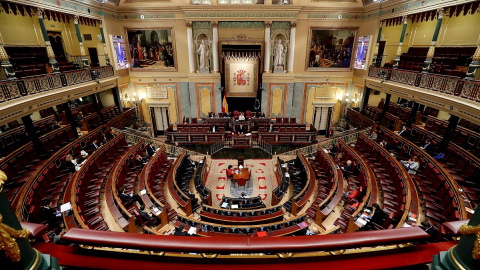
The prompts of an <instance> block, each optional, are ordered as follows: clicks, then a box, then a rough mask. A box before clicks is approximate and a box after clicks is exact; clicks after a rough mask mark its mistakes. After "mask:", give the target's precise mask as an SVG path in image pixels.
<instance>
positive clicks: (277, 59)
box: [273, 39, 286, 68]
mask: <svg viewBox="0 0 480 270" xmlns="http://www.w3.org/2000/svg"><path fill="white" fill-rule="evenodd" d="M276 43H277V44H276V45H275V48H274V49H273V66H274V67H282V68H283V67H284V65H285V53H286V49H285V46H283V44H282V40H281V39H278V40H277V42H276Z"/></svg>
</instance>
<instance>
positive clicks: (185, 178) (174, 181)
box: [167, 152, 200, 216]
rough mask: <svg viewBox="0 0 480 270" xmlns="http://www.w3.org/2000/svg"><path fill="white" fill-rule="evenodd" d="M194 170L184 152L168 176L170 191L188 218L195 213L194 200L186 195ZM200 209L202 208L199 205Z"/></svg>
mask: <svg viewBox="0 0 480 270" xmlns="http://www.w3.org/2000/svg"><path fill="white" fill-rule="evenodd" d="M194 169H195V168H194V166H193V165H192V163H191V162H190V159H189V158H188V155H187V154H186V152H183V153H182V154H181V155H180V156H178V158H177V160H175V162H174V163H173V165H172V169H171V170H170V171H169V173H168V176H167V185H168V191H169V192H170V195H171V196H172V197H173V199H174V200H175V201H176V202H177V203H178V205H179V206H180V207H181V208H182V210H183V211H184V212H185V214H186V215H187V216H189V215H191V214H192V213H193V211H195V210H194V205H193V203H192V198H190V196H189V195H188V194H186V193H185V192H186V191H188V185H189V180H190V178H191V176H192V174H193V172H194ZM179 181H180V182H179ZM198 207H200V206H199V205H198Z"/></svg>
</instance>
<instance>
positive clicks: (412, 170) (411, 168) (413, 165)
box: [400, 156, 420, 174]
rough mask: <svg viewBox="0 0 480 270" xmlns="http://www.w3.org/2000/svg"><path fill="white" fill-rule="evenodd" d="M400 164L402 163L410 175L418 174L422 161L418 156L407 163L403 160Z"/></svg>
mask: <svg viewBox="0 0 480 270" xmlns="http://www.w3.org/2000/svg"><path fill="white" fill-rule="evenodd" d="M400 162H401V163H402V165H403V167H405V169H407V170H408V173H409V174H416V173H417V170H418V169H419V168H420V161H419V159H418V157H417V156H413V157H412V158H410V159H409V160H407V161H405V160H402V161H400Z"/></svg>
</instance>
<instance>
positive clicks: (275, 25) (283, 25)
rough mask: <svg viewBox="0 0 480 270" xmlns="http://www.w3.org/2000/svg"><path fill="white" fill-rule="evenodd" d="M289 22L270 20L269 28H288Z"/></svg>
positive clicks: (289, 26)
mask: <svg viewBox="0 0 480 270" xmlns="http://www.w3.org/2000/svg"><path fill="white" fill-rule="evenodd" d="M291 27H292V26H291V23H290V22H272V26H270V28H271V29H272V30H274V29H290V28H291Z"/></svg>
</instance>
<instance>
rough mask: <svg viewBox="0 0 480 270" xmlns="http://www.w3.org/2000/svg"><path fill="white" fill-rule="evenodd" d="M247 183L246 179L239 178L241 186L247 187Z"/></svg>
mask: <svg viewBox="0 0 480 270" xmlns="http://www.w3.org/2000/svg"><path fill="white" fill-rule="evenodd" d="M246 183H247V181H246V180H245V178H238V185H239V186H245V184H246Z"/></svg>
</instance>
